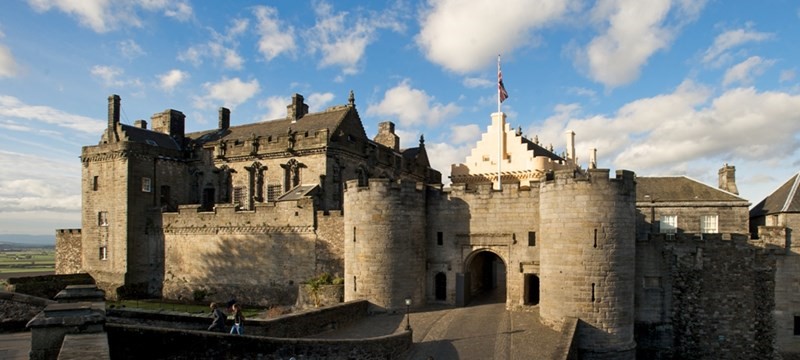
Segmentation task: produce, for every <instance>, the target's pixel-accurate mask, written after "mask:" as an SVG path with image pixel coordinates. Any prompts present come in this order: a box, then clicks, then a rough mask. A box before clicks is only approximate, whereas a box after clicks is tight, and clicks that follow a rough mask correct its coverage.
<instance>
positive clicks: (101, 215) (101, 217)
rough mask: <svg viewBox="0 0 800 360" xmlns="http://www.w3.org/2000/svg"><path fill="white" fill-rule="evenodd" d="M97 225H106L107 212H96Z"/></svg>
mask: <svg viewBox="0 0 800 360" xmlns="http://www.w3.org/2000/svg"><path fill="white" fill-rule="evenodd" d="M97 225H99V226H108V212H107V211H100V212H98V213H97Z"/></svg>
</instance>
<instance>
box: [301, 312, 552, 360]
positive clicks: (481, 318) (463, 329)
mask: <svg viewBox="0 0 800 360" xmlns="http://www.w3.org/2000/svg"><path fill="white" fill-rule="evenodd" d="M493 301H494V300H493V299H485V300H483V301H481V300H478V301H476V302H473V304H472V305H471V306H468V307H464V308H453V307H443V306H427V307H425V308H423V309H419V310H415V311H414V312H413V313H412V314H411V315H410V318H409V319H408V320H410V324H411V328H412V329H413V331H414V335H413V339H414V344H413V345H412V347H411V350H410V351H409V352H408V354H407V359H414V360H416V359H423V360H425V359H532V360H535V359H552V358H553V356H554V355H555V353H556V348H557V344H558V340H559V336H560V333H559V332H557V331H555V330H552V329H550V328H548V327H546V326H544V325H542V324H541V322H540V321H539V313H538V311H533V312H519V311H506V310H505V303H502V302H493ZM406 320H407V319H406V317H405V315H403V314H381V315H373V316H369V317H368V318H366V319H365V320H364V321H361V322H359V323H358V324H354V325H352V326H348V327H345V328H342V329H337V330H334V331H331V332H327V333H323V334H319V335H315V336H313V338H322V339H335V338H340V339H341V338H359V337H370V336H381V335H388V334H392V333H394V332H395V331H404V329H405V328H406Z"/></svg>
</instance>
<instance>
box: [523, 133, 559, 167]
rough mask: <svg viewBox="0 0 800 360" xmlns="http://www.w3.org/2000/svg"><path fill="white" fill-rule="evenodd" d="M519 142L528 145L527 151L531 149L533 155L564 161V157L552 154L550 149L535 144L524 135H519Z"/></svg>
mask: <svg viewBox="0 0 800 360" xmlns="http://www.w3.org/2000/svg"><path fill="white" fill-rule="evenodd" d="M519 138H520V140H521V142H522V143H523V144H525V145H527V146H528V150H529V151H533V156H534V157H536V156H546V157H549V158H550V159H552V160H554V161H564V158H562V157H561V156H558V155H556V154H554V153H553V152H552V151H549V150H547V149H545V148H543V147H541V146H540V145H538V144H536V143H535V142H533V141H531V140H530V139H528V138H526V137H525V136H522V135H520V136H519Z"/></svg>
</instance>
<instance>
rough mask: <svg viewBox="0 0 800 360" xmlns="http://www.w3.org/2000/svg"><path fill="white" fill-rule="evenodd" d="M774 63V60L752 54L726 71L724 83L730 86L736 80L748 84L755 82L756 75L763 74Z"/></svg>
mask: <svg viewBox="0 0 800 360" xmlns="http://www.w3.org/2000/svg"><path fill="white" fill-rule="evenodd" d="M774 63H775V61H774V60H765V59H762V58H761V57H759V56H751V57H749V58H748V59H747V60H745V61H742V62H740V63H738V64H736V65H734V66H732V67H731V68H730V69H728V71H726V72H725V77H724V78H723V80H722V85H725V86H728V85H730V84H732V83H735V82H738V83H740V84H742V85H748V84H750V83H752V82H753V77H754V76H759V75H761V74H763V73H764V70H766V68H767V67H768V66H771V65H772V64H774Z"/></svg>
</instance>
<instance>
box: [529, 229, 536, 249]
mask: <svg viewBox="0 0 800 360" xmlns="http://www.w3.org/2000/svg"><path fill="white" fill-rule="evenodd" d="M528 246H536V232H535V231H528Z"/></svg>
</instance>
